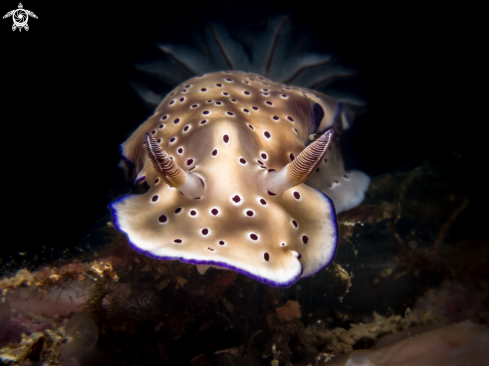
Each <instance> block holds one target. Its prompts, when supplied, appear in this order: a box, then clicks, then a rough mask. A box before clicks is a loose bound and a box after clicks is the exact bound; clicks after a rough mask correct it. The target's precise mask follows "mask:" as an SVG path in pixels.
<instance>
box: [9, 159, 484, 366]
mask: <svg viewBox="0 0 489 366" xmlns="http://www.w3.org/2000/svg"><path fill="white" fill-rule="evenodd" d="M470 200H471V198H470V195H469V194H465V193H463V192H461V191H460V190H458V189H457V187H456V186H454V185H453V184H451V183H450V181H449V180H448V179H447V178H446V174H445V173H443V172H441V171H440V170H439V169H438V168H436V167H435V166H434V165H433V164H431V163H425V164H423V165H421V166H419V167H416V168H414V169H404V170H400V171H397V172H395V173H391V174H386V175H382V176H378V177H375V178H374V179H373V180H372V182H371V185H370V188H369V190H368V192H367V194H366V198H365V200H364V201H363V202H362V204H361V205H360V206H358V207H356V208H354V209H352V210H350V211H347V212H344V213H341V214H339V215H338V223H339V227H340V236H341V238H340V247H339V249H338V252H337V255H336V259H335V262H334V264H332V265H331V266H329V267H328V268H327V269H325V270H323V271H321V272H320V273H318V274H316V275H315V276H313V277H312V278H308V279H304V280H300V281H298V282H297V283H296V284H294V285H293V286H292V287H290V288H288V289H279V288H273V287H270V286H267V285H264V284H261V283H258V282H256V281H254V280H251V279H249V278H248V277H245V276H242V275H240V274H237V273H235V272H232V271H222V270H217V269H213V268H210V269H209V270H208V271H207V272H206V273H205V275H200V274H199V273H198V272H197V269H196V267H195V266H193V265H189V264H184V263H181V262H178V261H158V260H154V259H151V258H147V257H144V256H142V255H140V254H137V253H135V252H134V251H133V250H131V249H130V248H129V246H128V243H127V241H126V239H125V237H124V236H123V235H122V234H120V233H118V232H117V231H116V230H115V229H114V228H113V227H112V226H111V224H110V223H108V225H107V228H106V230H105V232H106V241H107V245H105V246H104V247H103V249H100V250H97V251H94V252H92V253H89V254H87V253H85V254H83V255H82V256H80V257H79V258H76V259H62V260H57V261H54V262H52V263H50V264H49V265H44V266H41V267H39V268H37V269H35V270H28V269H27V268H16V270H15V271H10V272H8V273H5V274H4V276H3V279H2V280H1V281H0V289H1V290H2V301H1V303H0V340H1V342H0V348H1V349H0V360H1V361H2V362H3V363H4V364H12V365H80V366H84V365H155V364H161V365H192V366H204V365H222V366H225V365H226V366H227V365H234V366H236V365H273V366H278V365H287V366H289V365H297V366H299V365H320V364H321V365H391V364H399V365H400V364H402V365H406V366H409V365H438V364H440V365H442V364H443V365H465V364H467V365H469V364H470V365H488V364H489V363H488V361H487V359H484V358H483V353H484V352H485V351H486V350H487V349H488V348H487V347H488V346H489V333H488V330H487V328H486V326H487V325H488V324H489V312H488V309H489V255H488V254H489V247H488V246H487V242H486V241H485V240H484V239H481V238H472V237H471V236H470V235H466V236H463V235H455V234H453V233H452V231H451V229H452V227H453V226H454V225H456V223H457V221H458V220H461V218H463V215H464V214H465V212H466V211H467V210H469V209H470V205H471V201H470ZM467 321H469V322H467ZM453 324H455V325H453ZM389 335H390V336H389ZM385 336H389V337H388V338H385ZM454 337H455V338H454ZM416 342H417V343H416ZM420 345H421V346H420ZM379 350H380V351H379ZM352 352H353V353H352Z"/></svg>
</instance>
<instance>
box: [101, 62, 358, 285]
mask: <svg viewBox="0 0 489 366" xmlns="http://www.w3.org/2000/svg"><path fill="white" fill-rule="evenodd" d="M341 119H342V113H341V105H340V103H338V102H335V101H334V100H333V99H331V98H329V97H328V96H326V95H324V94H321V93H318V92H315V91H312V90H309V89H305V88H300V87H293V86H286V85H284V84H280V83H276V82H273V81H272V80H269V79H268V78H266V77H263V76H260V75H258V74H255V73H247V72H241V71H221V72H214V73H209V74H205V75H202V76H197V77H194V78H191V79H189V80H188V81H187V82H185V83H183V84H182V85H180V86H178V87H176V88H175V89H174V90H173V91H172V92H171V93H170V94H168V95H167V96H166V98H165V99H164V100H163V101H162V102H161V103H160V105H159V106H158V107H157V108H156V111H155V112H154V114H153V115H152V116H151V117H150V118H149V119H148V120H147V121H146V122H144V123H143V124H142V125H141V126H140V127H139V128H138V129H137V130H136V131H135V132H134V133H133V134H132V136H131V137H130V138H129V139H128V140H127V141H125V142H124V143H123V144H122V155H123V161H124V162H125V164H126V167H127V168H132V169H134V170H135V173H136V174H137V177H136V182H137V183H142V182H144V181H145V182H146V183H147V184H148V186H149V190H148V191H147V192H146V193H144V194H140V195H133V194H130V195H126V196H123V197H120V198H118V199H116V200H115V201H114V202H113V203H112V204H111V205H110V209H111V211H112V217H113V223H114V225H115V226H116V227H117V228H118V229H119V230H120V231H122V232H123V233H125V234H126V235H127V238H128V240H129V242H130V243H131V245H132V246H133V248H134V249H135V250H137V251H139V252H141V253H144V254H146V255H148V256H151V257H154V258H158V259H164V260H170V259H178V260H180V261H182V262H186V263H192V264H196V265H199V266H200V267H199V268H200V269H202V268H205V267H204V266H215V267H220V268H226V269H230V270H234V271H236V272H239V273H242V274H244V275H246V276H249V277H251V278H253V279H255V280H257V281H260V282H263V283H266V284H269V285H271V286H277V287H288V286H290V285H292V284H293V283H295V282H296V281H297V280H298V279H299V278H302V277H307V276H311V275H313V274H314V273H316V272H318V271H320V270H321V269H323V268H324V267H326V266H327V265H328V264H330V263H331V261H332V260H333V258H334V255H335V251H336V248H337V245H338V236H339V234H338V227H337V223H336V215H335V206H336V210H337V211H340V210H345V209H348V208H350V207H352V206H354V205H356V204H358V203H359V202H360V201H361V200H362V199H363V194H364V191H365V190H366V188H367V186H368V177H367V176H366V175H365V174H363V173H361V172H358V171H352V172H345V170H344V168H343V161H342V159H341V152H340V149H339V143H338V138H337V137H338V136H339V134H340V133H341V125H342V123H341ZM333 202H334V204H333Z"/></svg>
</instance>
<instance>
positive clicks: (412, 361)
mask: <svg viewBox="0 0 489 366" xmlns="http://www.w3.org/2000/svg"><path fill="white" fill-rule="evenodd" d="M419 328H422V329H419ZM433 328H435V329H433ZM401 336H403V337H404V339H402V338H401ZM400 338H401V339H400ZM488 346H489V329H488V328H487V327H485V326H482V325H479V324H474V323H472V322H463V323H458V324H454V325H450V326H442V327H439V326H431V327H416V328H412V329H411V331H410V332H404V334H402V333H401V334H394V335H392V336H390V337H384V338H382V339H380V341H379V344H378V345H377V347H375V348H374V349H371V350H356V351H353V352H352V354H351V355H350V356H349V357H348V360H346V362H345V361H342V360H341V359H344V357H341V358H335V359H333V360H332V361H331V362H330V363H328V365H331V366H363V365H369V366H377V365H386V366H389V365H400V364H402V365H406V366H432V365H447V366H459V365H481V366H482V365H487V364H488V361H487V347H488Z"/></svg>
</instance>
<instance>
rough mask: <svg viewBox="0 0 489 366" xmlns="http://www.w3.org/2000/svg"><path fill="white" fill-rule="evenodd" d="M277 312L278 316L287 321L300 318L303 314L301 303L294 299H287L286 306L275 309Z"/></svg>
mask: <svg viewBox="0 0 489 366" xmlns="http://www.w3.org/2000/svg"><path fill="white" fill-rule="evenodd" d="M275 312H276V313H277V318H279V319H283V320H285V321H290V320H292V319H299V318H300V317H301V315H302V314H301V310H300V306H299V303H298V302H297V301H293V300H287V303H286V304H285V306H281V307H279V308H277V309H275Z"/></svg>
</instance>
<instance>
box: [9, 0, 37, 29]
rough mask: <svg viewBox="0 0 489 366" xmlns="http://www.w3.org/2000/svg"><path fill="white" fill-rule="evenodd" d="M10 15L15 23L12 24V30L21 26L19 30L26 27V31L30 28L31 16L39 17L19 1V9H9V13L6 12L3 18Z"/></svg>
mask: <svg viewBox="0 0 489 366" xmlns="http://www.w3.org/2000/svg"><path fill="white" fill-rule="evenodd" d="M10 16H11V17H12V19H13V20H14V24H13V25H12V30H13V31H15V30H16V29H17V28H19V32H20V31H22V28H24V29H25V30H26V31H28V30H29V26H28V25H27V21H28V20H29V16H31V17H33V18H36V19H37V15H36V14H34V13H33V12H32V11H29V10H26V9H24V6H23V5H22V3H19V8H18V9H14V10H12V11H9V12H8V13H7V14H5V15H4V16H3V19H5V18H8V17H10Z"/></svg>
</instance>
